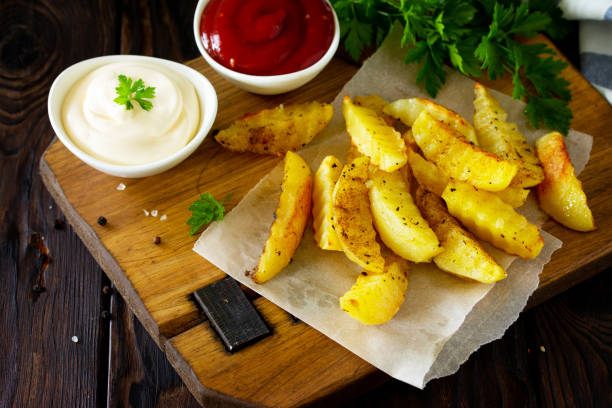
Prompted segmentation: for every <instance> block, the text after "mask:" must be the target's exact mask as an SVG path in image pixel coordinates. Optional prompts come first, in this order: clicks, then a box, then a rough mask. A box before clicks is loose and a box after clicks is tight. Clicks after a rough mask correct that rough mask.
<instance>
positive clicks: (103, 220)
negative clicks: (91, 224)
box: [98, 216, 106, 226]
mask: <svg viewBox="0 0 612 408" xmlns="http://www.w3.org/2000/svg"><path fill="white" fill-rule="evenodd" d="M98 224H100V225H101V226H105V225H106V218H104V217H102V216H100V217H98Z"/></svg>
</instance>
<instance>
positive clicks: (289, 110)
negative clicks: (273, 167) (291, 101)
mask: <svg viewBox="0 0 612 408" xmlns="http://www.w3.org/2000/svg"><path fill="white" fill-rule="evenodd" d="M333 114H334V108H333V107H332V106H331V105H330V104H327V103H319V102H309V103H303V104H296V105H286V106H283V105H280V106H277V107H276V108H274V109H264V110H262V111H261V112H259V113H256V114H253V115H246V116H245V117H243V118H242V119H239V120H237V121H235V122H234V123H232V124H231V125H230V126H229V127H228V128H227V129H224V130H222V131H220V132H219V133H218V134H217V135H216V136H215V140H216V141H217V142H218V143H220V144H221V146H223V147H225V148H226V149H229V150H232V151H235V152H247V151H248V152H253V153H259V154H272V155H276V156H284V155H285V153H287V152H288V151H296V150H299V149H301V148H302V147H304V146H306V145H307V144H308V143H310V141H311V140H312V139H313V138H314V137H315V136H316V135H317V134H318V133H319V132H321V131H322V130H323V129H324V128H325V126H327V124H328V123H329V121H330V120H331V118H332V116H333Z"/></svg>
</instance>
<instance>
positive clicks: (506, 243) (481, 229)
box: [442, 181, 544, 259]
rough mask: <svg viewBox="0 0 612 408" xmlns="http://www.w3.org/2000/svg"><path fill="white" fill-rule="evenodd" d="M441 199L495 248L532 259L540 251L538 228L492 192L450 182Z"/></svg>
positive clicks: (478, 235) (541, 242)
mask: <svg viewBox="0 0 612 408" xmlns="http://www.w3.org/2000/svg"><path fill="white" fill-rule="evenodd" d="M442 199H444V201H445V202H446V206H447V207H448V212H449V213H450V214H451V215H452V216H454V217H456V218H457V219H458V220H459V221H461V223H462V224H463V225H465V226H466V228H467V229H468V230H470V231H471V232H472V233H473V234H474V235H476V236H477V237H478V238H480V239H484V240H485V241H487V242H489V243H491V244H493V245H494V246H496V247H497V248H499V249H502V250H504V251H506V252H507V253H509V254H512V255H518V256H520V257H521V258H524V259H531V258H535V257H536V256H538V254H539V253H540V251H541V250H542V247H543V245H544V241H543V240H542V236H541V235H540V230H539V229H538V227H536V226H535V225H533V224H531V223H530V222H529V221H527V219H526V218H525V217H524V216H522V215H521V214H519V213H517V212H516V211H514V209H513V208H512V206H511V205H510V204H508V203H505V202H504V201H502V199H501V198H499V197H498V196H496V195H495V194H492V193H490V192H488V191H484V190H478V189H476V188H475V187H474V186H471V185H470V184H467V183H463V182H460V181H451V182H449V183H448V184H447V186H446V188H445V189H444V192H443V193H442Z"/></svg>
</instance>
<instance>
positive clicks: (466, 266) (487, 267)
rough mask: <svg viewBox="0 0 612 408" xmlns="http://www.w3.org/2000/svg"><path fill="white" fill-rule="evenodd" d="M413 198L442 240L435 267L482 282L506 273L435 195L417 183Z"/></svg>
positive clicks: (490, 281)
mask: <svg viewBox="0 0 612 408" xmlns="http://www.w3.org/2000/svg"><path fill="white" fill-rule="evenodd" d="M416 202H417V206H418V207H419V209H420V210H421V214H423V217H424V218H425V219H426V220H427V222H428V223H429V225H430V226H431V228H432V229H433V230H434V231H435V233H436V235H437V236H438V238H439V239H440V242H441V244H442V247H443V251H442V253H440V254H439V255H436V256H435V257H434V259H433V261H434V263H435V264H436V265H437V266H438V268H440V269H441V270H443V271H446V272H449V273H452V274H454V275H457V276H460V277H462V278H466V279H471V280H475V281H478V282H482V283H493V282H497V281H498V280H501V279H504V278H506V277H507V275H506V272H505V271H504V269H503V268H502V267H501V266H499V264H498V263H497V262H496V261H495V259H493V257H492V256H491V255H489V254H488V253H487V251H485V249H484V248H483V247H482V245H480V243H479V242H478V241H477V240H476V238H475V237H474V236H473V235H472V234H470V233H469V232H468V231H466V230H464V229H463V227H462V226H461V224H459V222H457V220H456V219H455V218H454V217H453V216H452V215H450V214H449V213H448V211H447V210H446V206H445V205H444V203H443V202H442V199H441V198H440V197H439V196H438V195H436V194H434V193H432V192H431V191H428V190H425V189H424V188H423V187H419V189H418V190H417V193H416Z"/></svg>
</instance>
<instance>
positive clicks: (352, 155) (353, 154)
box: [346, 143, 363, 163]
mask: <svg viewBox="0 0 612 408" xmlns="http://www.w3.org/2000/svg"><path fill="white" fill-rule="evenodd" d="M362 156H363V154H361V152H360V151H359V149H357V146H355V145H354V144H352V143H351V145H350V146H349V150H348V153H347V154H346V162H347V163H350V162H352V161H353V160H355V159H356V158H358V157H362Z"/></svg>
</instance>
